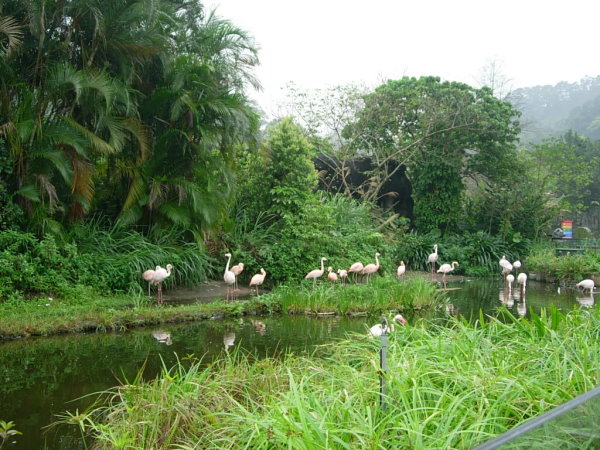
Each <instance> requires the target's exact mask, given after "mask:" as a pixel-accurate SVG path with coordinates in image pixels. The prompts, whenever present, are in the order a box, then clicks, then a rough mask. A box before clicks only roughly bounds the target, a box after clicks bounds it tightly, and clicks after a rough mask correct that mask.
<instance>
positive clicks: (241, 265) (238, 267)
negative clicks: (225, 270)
mask: <svg viewBox="0 0 600 450" xmlns="http://www.w3.org/2000/svg"><path fill="white" fill-rule="evenodd" d="M231 271H232V272H233V274H234V275H235V283H233V290H234V291H239V288H238V282H237V277H238V276H239V275H240V273H242V272H243V271H244V263H239V264H236V265H235V266H233V267H232V268H231Z"/></svg>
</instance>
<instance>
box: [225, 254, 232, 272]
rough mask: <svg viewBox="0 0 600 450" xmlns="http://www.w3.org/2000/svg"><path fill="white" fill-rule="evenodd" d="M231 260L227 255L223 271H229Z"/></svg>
mask: <svg viewBox="0 0 600 450" xmlns="http://www.w3.org/2000/svg"><path fill="white" fill-rule="evenodd" d="M230 261H231V256H228V257H227V264H226V265H225V273H227V272H229V263H230Z"/></svg>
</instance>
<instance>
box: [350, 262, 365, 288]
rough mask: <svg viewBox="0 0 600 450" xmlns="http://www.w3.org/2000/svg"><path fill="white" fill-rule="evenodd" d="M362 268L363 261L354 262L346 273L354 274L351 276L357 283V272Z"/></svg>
mask: <svg viewBox="0 0 600 450" xmlns="http://www.w3.org/2000/svg"><path fill="white" fill-rule="evenodd" d="M364 268H365V266H363V263H361V262H355V263H354V264H352V265H351V266H350V268H349V269H348V273H352V274H354V275H352V277H353V278H354V284H358V274H359V273H361V272H362V270H363V269H364Z"/></svg>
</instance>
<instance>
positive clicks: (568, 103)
mask: <svg viewBox="0 0 600 450" xmlns="http://www.w3.org/2000/svg"><path fill="white" fill-rule="evenodd" d="M511 100H512V101H513V103H514V105H515V106H516V107H517V108H518V109H519V110H520V111H521V112H522V113H523V116H522V123H523V132H522V134H521V139H522V141H523V142H524V143H528V142H540V141H541V140H542V139H543V138H545V137H548V136H549V135H552V136H558V135H561V134H564V132H565V131H567V130H569V129H572V130H574V131H575V132H577V133H578V134H580V135H583V136H587V137H589V138H590V139H593V140H596V139H600V76H597V77H586V78H583V79H582V80H581V81H579V82H576V83H567V82H564V81H563V82H560V83H558V84H557V85H555V86H549V85H546V86H533V87H528V88H521V89H516V90H515V91H513V93H512V94H511Z"/></svg>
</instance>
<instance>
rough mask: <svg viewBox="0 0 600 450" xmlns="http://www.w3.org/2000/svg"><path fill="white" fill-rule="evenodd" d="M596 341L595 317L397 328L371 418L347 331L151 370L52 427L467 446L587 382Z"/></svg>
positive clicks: (369, 351) (367, 344) (293, 444)
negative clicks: (382, 402)
mask: <svg viewBox="0 0 600 450" xmlns="http://www.w3.org/2000/svg"><path fill="white" fill-rule="evenodd" d="M599 333H600V316H599V313H598V310H591V311H581V312H571V313H569V314H568V315H567V316H563V315H561V314H560V313H558V312H556V311H553V312H552V313H551V314H550V315H549V316H548V317H545V316H544V315H542V316H541V317H538V316H534V317H533V319H532V320H531V321H526V320H521V319H513V320H507V321H506V322H505V323H503V322H501V321H498V320H495V319H490V320H489V321H488V322H487V323H484V324H481V323H478V324H467V323H464V322H460V321H456V322H455V323H454V326H450V327H445V326H438V325H436V324H435V323H425V322H423V323H416V324H413V325H411V326H407V327H403V328H401V329H400V330H399V331H397V332H396V333H394V334H393V335H392V336H391V338H390V347H389V361H388V367H389V370H388V388H389V389H388V396H387V399H386V402H387V405H388V406H387V409H386V410H385V411H382V410H381V409H380V408H379V406H378V400H379V395H378V388H379V384H378V380H379V377H378V371H377V368H378V366H379V360H378V358H379V353H378V346H379V341H378V340H376V339H372V338H368V337H366V336H364V335H360V336H359V335H356V336H354V337H353V338H350V339H348V340H345V341H342V342H339V343H335V344H331V345H328V346H325V347H322V348H320V349H319V350H317V353H316V354H314V355H312V356H310V357H298V356H288V357H287V358H286V359H284V360H281V359H267V360H260V361H252V360H251V359H250V358H247V357H245V356H244V355H239V354H238V355H234V356H233V357H227V358H225V359H223V360H221V361H220V362H218V363H216V364H212V365H210V366H209V367H206V366H202V365H200V364H198V365H194V366H192V367H191V368H188V369H184V368H183V367H182V366H177V367H174V368H171V369H165V371H164V373H163V375H162V376H161V377H159V378H157V379H155V380H153V381H150V382H143V381H141V380H139V379H138V380H133V381H132V382H131V383H130V384H127V385H123V386H120V387H117V388H115V389H114V390H113V391H111V392H109V393H107V394H106V396H105V399H106V403H104V404H102V405H101V406H98V407H96V409H94V410H92V411H90V412H88V413H86V414H81V415H78V416H72V417H70V416H67V418H66V422H69V423H75V424H78V425H79V426H81V427H82V428H83V429H84V430H85V431H86V432H88V433H90V434H93V435H94V436H95V440H96V446H95V447H94V448H140V449H141V448H151V447H152V448H155V449H167V448H181V449H192V448H283V447H287V448H294V449H315V448H471V447H473V446H475V445H477V444H479V443H482V442H485V441H487V440H488V439H489V438H491V437H493V436H495V435H498V434H500V433H503V432H504V431H507V430H509V429H510V428H512V427H514V426H516V425H518V424H520V423H522V422H523V421H525V420H527V419H529V418H531V417H533V416H536V415H538V414H540V413H542V412H545V411H548V410H549V409H551V408H553V407H555V406H557V405H559V404H561V403H563V402H565V401H567V400H569V399H571V398H573V397H574V396H576V395H578V394H580V393H583V392H585V391H587V390H589V389H591V388H593V387H594V386H596V385H597V384H598V376H599V375H600V369H599V367H600V346H599V345H598V344H597V336H598V334H599ZM570 439H571V441H570V443H571V444H573V441H572V440H573V437H571V438H570ZM545 442H549V441H548V440H547V439H546V440H545ZM555 444H556V443H555Z"/></svg>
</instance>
